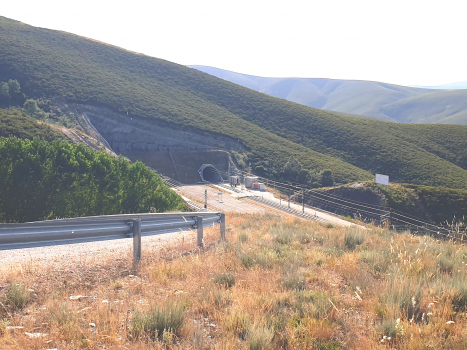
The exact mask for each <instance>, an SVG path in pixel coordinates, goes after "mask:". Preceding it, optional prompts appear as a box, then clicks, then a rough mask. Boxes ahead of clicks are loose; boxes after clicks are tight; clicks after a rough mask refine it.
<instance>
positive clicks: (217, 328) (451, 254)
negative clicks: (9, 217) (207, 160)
mask: <svg viewBox="0 0 467 350" xmlns="http://www.w3.org/2000/svg"><path fill="white" fill-rule="evenodd" d="M226 237H227V240H228V241H227V242H226V243H219V231H218V228H215V229H212V230H206V232H205V240H206V241H205V242H206V246H207V248H205V249H194V246H195V237H194V236H193V235H189V234H185V235H184V236H183V240H182V239H180V240H179V243H174V244H173V245H172V246H166V247H165V248H166V249H160V246H157V247H158V249H150V248H149V247H147V249H146V250H145V251H144V252H145V253H143V254H144V258H143V261H142V262H141V264H140V266H139V267H135V266H132V264H131V251H130V250H126V249H125V250H124V249H121V250H117V251H114V250H113V249H112V250H110V249H109V250H107V251H106V250H103V251H101V252H99V254H97V255H95V254H89V255H87V259H86V260H85V261H83V259H82V257H76V255H75V256H73V253H72V252H70V255H71V256H70V257H69V258H68V259H67V263H66V264H64V263H63V262H62V261H60V262H56V263H54V262H50V263H49V264H46V263H44V261H40V260H39V261H35V260H33V259H28V263H27V264H26V265H23V267H22V266H21V265H20V264H18V263H16V264H14V265H13V264H12V265H11V266H10V265H8V266H3V265H2V266H0V285H2V286H4V288H3V289H0V303H1V304H0V344H2V349H19V348H20V349H25V350H29V349H49V348H59V349H70V350H71V349H76V348H78V347H79V348H87V349H103V348H104V347H105V348H106V349H117V348H125V349H161V350H162V349H165V350H168V349H180V350H181V349H190V350H192V349H196V350H202V349H242V350H246V349H250V350H260V349H269V350H276V349H277V350H279V349H297V350H299V349H311V350H341V349H342V350H343V349H348V350H352V349H355V350H357V349H358V350H378V349H379V350H384V349H387V350H389V349H391V350H392V349H397V350H419V349H434V350H444V349H464V348H465V347H466V344H467V342H466V334H465V330H466V327H467V320H466V317H465V313H466V312H467V308H466V306H467V267H466V264H465V263H466V260H465V258H466V256H467V249H466V247H465V245H461V244H453V243H451V242H446V241H439V240H436V239H433V238H430V237H424V236H412V235H410V234H396V233H392V232H389V231H387V230H385V229H380V228H370V229H360V228H357V227H354V228H347V229H343V228H333V227H330V226H325V225H322V224H319V223H316V222H310V221H303V220H302V221H299V220H287V219H285V218H281V217H277V216H276V217H274V216H270V215H264V216H258V215H255V216H249V215H232V214H228V215H227V231H226ZM147 244H148V246H149V244H150V242H147ZM167 248H168V249H167ZM24 266H26V267H27V268H24ZM77 271H79V273H76V272H77ZM44 275H46V276H49V277H51V276H52V277H51V278H44ZM31 290H32V291H31ZM72 296H73V298H72ZM31 315H34V317H31ZM32 333H34V334H36V336H35V337H34V338H33V337H32V336H31V334H32Z"/></svg>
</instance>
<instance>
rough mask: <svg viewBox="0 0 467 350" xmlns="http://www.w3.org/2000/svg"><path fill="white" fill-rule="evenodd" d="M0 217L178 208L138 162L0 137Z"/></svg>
mask: <svg viewBox="0 0 467 350" xmlns="http://www.w3.org/2000/svg"><path fill="white" fill-rule="evenodd" d="M0 160H1V161H0V222H28V221H37V220H44V219H55V218H66V217H78V216H93V215H108V214H126V213H143V212H165V211H169V210H183V209H184V208H185V204H184V202H183V200H182V199H181V198H180V197H179V196H178V195H177V194H176V193H175V192H173V191H172V190H170V188H169V187H168V186H166V185H165V184H164V183H163V182H162V180H161V178H160V177H159V176H158V175H157V174H155V173H154V172H153V171H152V170H150V169H149V168H148V167H146V166H145V165H144V164H143V163H141V162H135V163H130V162H129V161H128V160H127V159H126V158H124V157H118V158H116V157H112V156H110V155H109V154H107V153H105V152H104V151H101V152H95V151H93V150H91V149H89V148H88V147H87V146H85V145H83V144H79V145H73V144H71V143H69V142H66V141H53V142H47V141H45V140H41V139H39V138H34V139H32V140H22V139H18V138H16V137H8V138H0Z"/></svg>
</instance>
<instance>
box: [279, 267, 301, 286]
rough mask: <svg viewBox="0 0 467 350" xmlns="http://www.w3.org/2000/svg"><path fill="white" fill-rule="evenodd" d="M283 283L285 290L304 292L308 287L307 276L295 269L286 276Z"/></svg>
mask: <svg viewBox="0 0 467 350" xmlns="http://www.w3.org/2000/svg"><path fill="white" fill-rule="evenodd" d="M282 281H283V282H282V283H283V286H284V288H285V289H289V290H303V289H305V286H306V281H305V276H303V274H301V273H299V272H297V271H296V270H293V268H291V271H290V272H287V273H286V274H284V276H283V278H282Z"/></svg>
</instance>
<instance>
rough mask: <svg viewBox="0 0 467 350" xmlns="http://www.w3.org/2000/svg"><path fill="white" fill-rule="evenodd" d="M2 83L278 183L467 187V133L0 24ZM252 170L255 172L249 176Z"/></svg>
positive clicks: (59, 34) (15, 24)
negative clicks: (342, 109)
mask: <svg viewBox="0 0 467 350" xmlns="http://www.w3.org/2000/svg"><path fill="white" fill-rule="evenodd" d="M0 46H1V47H2V49H1V50H0V81H8V80H9V79H17V80H18V81H19V82H20V83H21V87H22V91H23V92H24V93H25V94H26V95H27V96H28V97H34V98H39V97H47V98H57V99H61V100H65V101H68V102H77V103H83V104H91V105H96V106H107V107H109V108H111V109H112V110H114V111H117V112H122V113H125V114H126V112H128V113H129V115H130V116H132V115H133V116H140V117H145V118H148V119H149V118H157V119H158V120H162V121H166V122H169V123H171V124H172V125H174V126H176V127H179V128H181V127H183V128H186V129H200V130H205V131H209V132H212V133H214V134H223V135H227V136H229V137H231V138H233V139H235V140H240V141H241V142H242V143H243V144H244V145H245V146H246V147H247V148H248V149H249V150H250V152H249V154H248V158H247V159H246V160H247V161H249V162H251V163H252V166H254V165H255V164H259V163H260V162H263V161H264V160H268V162H267V165H266V166H267V169H266V170H267V172H268V173H269V174H277V173H279V172H280V171H281V169H282V167H283V166H284V164H285V163H286V161H287V160H288V159H289V158H290V156H291V155H293V156H295V157H296V158H297V159H298V160H299V161H300V162H301V163H302V165H303V167H304V168H305V169H307V170H315V171H316V170H323V169H331V170H332V172H333V176H334V179H335V180H336V181H337V182H342V183H344V182H350V181H357V180H367V179H370V178H371V177H372V173H373V172H381V173H385V174H388V175H390V177H391V179H392V180H393V181H400V182H409V183H416V184H423V185H432V186H441V185H442V186H445V187H453V188H466V187H467V171H466V170H465V169H466V168H467V166H466V164H465V159H466V158H465V149H466V148H465V140H466V139H467V127H459V126H458V127H455V128H449V127H445V126H436V129H435V130H432V134H433V136H430V137H433V138H434V139H436V138H437V135H442V136H444V135H450V138H449V139H450V140H451V144H448V143H447V141H446V142H444V141H441V142H440V143H432V142H431V141H427V139H426V131H427V126H424V125H420V126H410V127H407V128H404V126H401V125H398V124H394V123H387V122H379V121H372V120H362V119H358V118H351V117H344V116H341V115H336V114H333V113H330V112H324V111H321V110H317V109H313V108H309V107H305V106H301V105H298V104H295V103H291V102H287V101H284V100H281V99H277V98H273V97H270V96H267V95H264V94H261V93H258V92H255V91H252V90H249V89H246V88H242V87H240V86H238V85H235V84H232V83H229V82H226V81H223V80H221V79H218V78H215V77H212V76H210V75H207V74H205V73H202V72H199V71H197V70H194V69H190V68H187V67H184V66H180V65H177V64H173V63H170V62H167V61H164V60H160V59H156V58H151V57H147V56H144V55H139V54H135V53H132V52H129V51H126V50H123V49H120V48H117V47H113V46H110V45H105V44H102V43H99V42H96V41H92V40H89V39H85V38H82V37H79V36H76V35H72V34H68V33H63V32H57V31H52V30H46V29H39V28H34V27H31V26H28V25H25V24H22V23H19V22H16V21H12V20H9V19H6V18H2V17H0ZM253 168H254V167H253Z"/></svg>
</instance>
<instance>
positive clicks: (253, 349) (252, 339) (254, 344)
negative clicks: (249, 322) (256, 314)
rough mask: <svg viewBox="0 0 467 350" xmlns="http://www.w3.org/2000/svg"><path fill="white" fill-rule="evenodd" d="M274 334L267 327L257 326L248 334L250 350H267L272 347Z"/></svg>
mask: <svg viewBox="0 0 467 350" xmlns="http://www.w3.org/2000/svg"><path fill="white" fill-rule="evenodd" d="M273 336H274V332H273V331H272V330H271V329H269V328H266V327H262V326H255V327H252V328H251V329H250V331H249V332H248V340H249V343H250V346H249V348H250V350H266V349H269V348H270V347H271V342H272V338H273Z"/></svg>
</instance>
